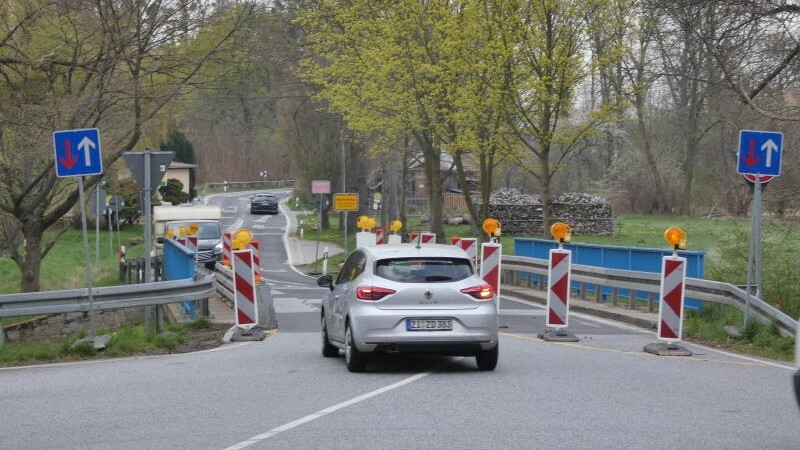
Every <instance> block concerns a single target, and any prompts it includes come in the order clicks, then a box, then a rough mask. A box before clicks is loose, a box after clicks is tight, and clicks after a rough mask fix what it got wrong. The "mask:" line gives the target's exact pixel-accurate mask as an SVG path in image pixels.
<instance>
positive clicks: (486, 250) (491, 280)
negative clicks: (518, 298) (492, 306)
mask: <svg viewBox="0 0 800 450" xmlns="http://www.w3.org/2000/svg"><path fill="white" fill-rule="evenodd" d="M502 253H503V247H502V246H501V245H500V244H494V243H490V242H487V243H484V244H483V245H481V278H483V281H485V282H486V283H488V284H489V286H491V287H492V289H493V290H494V295H495V298H496V299H497V311H498V313H499V312H500V263H501V262H500V255H501V254H502Z"/></svg>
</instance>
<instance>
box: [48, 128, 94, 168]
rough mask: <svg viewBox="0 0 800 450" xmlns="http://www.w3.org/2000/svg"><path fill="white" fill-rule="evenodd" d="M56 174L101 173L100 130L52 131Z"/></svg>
mask: <svg viewBox="0 0 800 450" xmlns="http://www.w3.org/2000/svg"><path fill="white" fill-rule="evenodd" d="M53 149H54V151H55V160H56V176H58V177H75V176H80V175H98V174H101V173H103V158H102V155H101V152H100V132H99V131H98V130H97V128H86V129H81V130H63V131H56V132H55V133H53Z"/></svg>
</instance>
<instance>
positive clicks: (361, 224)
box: [356, 216, 369, 231]
mask: <svg viewBox="0 0 800 450" xmlns="http://www.w3.org/2000/svg"><path fill="white" fill-rule="evenodd" d="M368 223H369V217H368V216H358V221H357V222H356V226H357V227H358V228H361V231H367V229H369V225H368Z"/></svg>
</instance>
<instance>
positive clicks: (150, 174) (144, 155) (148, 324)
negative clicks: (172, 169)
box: [122, 151, 175, 333]
mask: <svg viewBox="0 0 800 450" xmlns="http://www.w3.org/2000/svg"><path fill="white" fill-rule="evenodd" d="M173 156H175V152H153V151H143V152H124V153H123V154H122V159H124V160H125V163H126V164H128V168H129V169H130V171H131V175H133V178H134V179H136V183H137V184H138V185H139V188H141V190H142V194H143V196H142V197H143V199H142V200H143V201H142V204H143V205H142V210H143V211H144V242H145V245H146V246H147V248H146V249H145V252H144V267H145V270H144V282H145V283H150V282H151V281H152V274H151V273H150V267H151V265H150V252H151V249H152V247H153V237H152V231H153V212H152V208H150V199H151V198H152V197H153V191H154V190H155V189H154V187H156V186H158V185H159V181H160V180H161V178H162V177H163V175H164V173H165V172H166V171H167V166H168V165H169V163H171V162H172V157H173ZM152 316H153V307H152V306H146V307H145V329H146V330H147V332H148V333H149V332H151V331H152V320H153V317H152ZM160 329H161V308H160V307H158V306H157V307H156V330H157V331H158V330H160Z"/></svg>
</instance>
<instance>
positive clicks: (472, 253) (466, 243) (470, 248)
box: [455, 238, 478, 266]
mask: <svg viewBox="0 0 800 450" xmlns="http://www.w3.org/2000/svg"><path fill="white" fill-rule="evenodd" d="M455 245H457V246H459V247H461V249H462V250H464V251H465V252H467V255H469V257H470V259H472V265H473V266H477V265H478V240H477V239H475V238H459V239H458V241H456V242H455Z"/></svg>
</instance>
